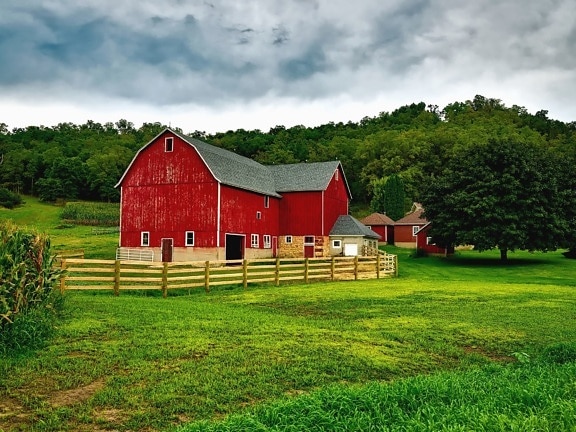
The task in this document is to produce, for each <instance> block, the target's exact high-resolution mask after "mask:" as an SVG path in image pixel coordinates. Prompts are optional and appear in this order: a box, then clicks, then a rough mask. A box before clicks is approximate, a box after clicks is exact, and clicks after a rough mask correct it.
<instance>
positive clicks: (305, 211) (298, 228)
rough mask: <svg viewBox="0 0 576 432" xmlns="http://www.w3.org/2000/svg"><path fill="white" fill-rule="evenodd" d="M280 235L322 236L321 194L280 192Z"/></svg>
mask: <svg viewBox="0 0 576 432" xmlns="http://www.w3.org/2000/svg"><path fill="white" fill-rule="evenodd" d="M281 195H282V199H281V200H280V235H296V236H305V235H317V236H319V235H322V192H282V194H281Z"/></svg>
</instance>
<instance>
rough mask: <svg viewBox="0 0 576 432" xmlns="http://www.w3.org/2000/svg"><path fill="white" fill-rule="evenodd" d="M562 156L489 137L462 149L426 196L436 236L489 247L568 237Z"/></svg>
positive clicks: (539, 244)
mask: <svg viewBox="0 0 576 432" xmlns="http://www.w3.org/2000/svg"><path fill="white" fill-rule="evenodd" d="M556 165H557V157H556V156H555V155H553V154H552V153H550V152H549V151H548V150H546V149H545V148H544V147H538V146H535V145H529V144H519V143H516V142H510V141H496V140H492V141H489V142H488V143H487V144H485V145H480V146H475V147H470V148H467V149H465V150H463V151H461V152H460V153H459V154H457V155H455V157H454V158H453V159H452V160H451V162H450V163H449V164H448V167H447V169H446V170H445V171H444V173H443V174H441V175H440V176H438V177H436V178H433V179H432V180H431V181H430V183H429V186H428V187H427V188H426V189H425V190H424V192H423V194H422V197H421V201H422V204H423V206H424V210H425V215H426V218H427V219H428V220H430V221H432V226H431V230H430V234H431V236H432V240H433V241H434V242H436V243H438V244H441V245H450V244H452V245H458V244H460V245H464V244H469V245H474V247H475V249H477V250H479V251H485V250H488V249H492V248H499V249H500V254H501V258H502V260H503V261H505V260H506V259H507V253H508V251H514V250H516V249H519V250H529V251H532V250H542V251H548V250H555V249H556V248H557V247H559V246H562V244H563V243H565V239H566V229H567V226H566V225H567V224H566V220H565V217H564V216H563V214H562V210H563V207H564V206H565V203H563V202H562V201H563V197H565V193H564V185H563V184H562V183H563V182H562V176H560V175H558V174H557V171H556V169H555V166H556Z"/></svg>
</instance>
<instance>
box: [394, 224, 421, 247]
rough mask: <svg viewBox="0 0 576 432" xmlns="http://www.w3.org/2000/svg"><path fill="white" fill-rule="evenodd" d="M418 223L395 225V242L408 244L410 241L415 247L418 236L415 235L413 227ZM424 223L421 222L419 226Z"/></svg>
mask: <svg viewBox="0 0 576 432" xmlns="http://www.w3.org/2000/svg"><path fill="white" fill-rule="evenodd" d="M417 225H418V224H414V225H395V226H394V244H399V245H407V244H408V243H412V244H413V247H416V236H415V235H413V231H412V227H413V226H417ZM423 225H424V224H420V225H418V226H423Z"/></svg>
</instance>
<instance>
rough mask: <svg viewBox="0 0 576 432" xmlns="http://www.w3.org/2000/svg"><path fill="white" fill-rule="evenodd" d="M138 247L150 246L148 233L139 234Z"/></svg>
mask: <svg viewBox="0 0 576 432" xmlns="http://www.w3.org/2000/svg"><path fill="white" fill-rule="evenodd" d="M140 246H150V233H149V232H148V231H142V232H141V233H140Z"/></svg>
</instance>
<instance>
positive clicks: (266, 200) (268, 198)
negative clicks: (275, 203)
mask: <svg viewBox="0 0 576 432" xmlns="http://www.w3.org/2000/svg"><path fill="white" fill-rule="evenodd" d="M264 208H270V197H269V196H268V195H264Z"/></svg>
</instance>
